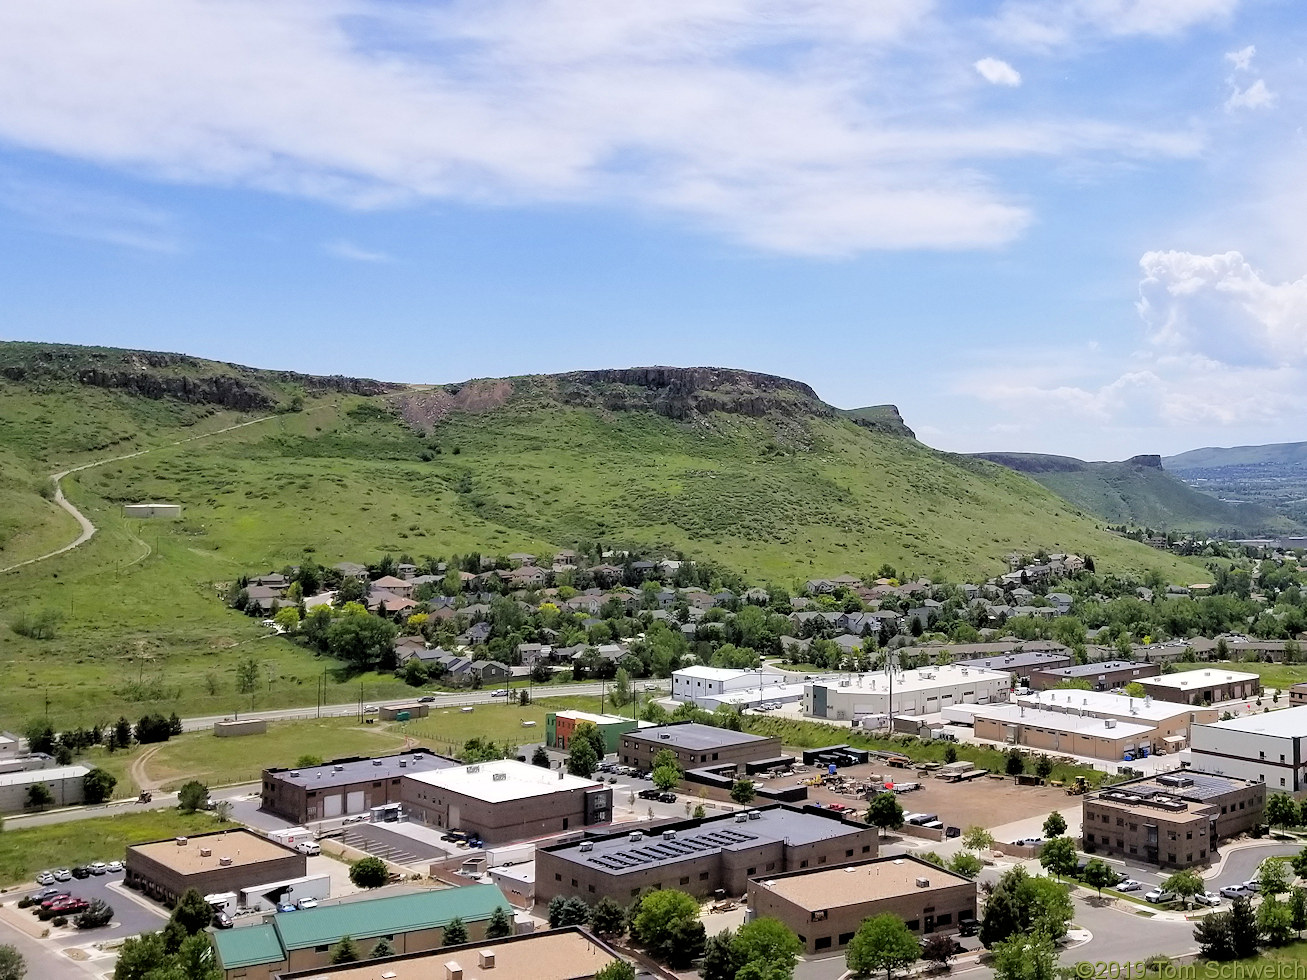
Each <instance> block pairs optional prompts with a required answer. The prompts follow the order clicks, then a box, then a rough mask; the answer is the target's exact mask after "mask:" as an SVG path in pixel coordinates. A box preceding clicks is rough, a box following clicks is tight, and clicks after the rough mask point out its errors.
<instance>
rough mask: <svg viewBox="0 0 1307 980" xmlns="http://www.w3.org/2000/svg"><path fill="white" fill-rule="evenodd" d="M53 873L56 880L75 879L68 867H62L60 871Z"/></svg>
mask: <svg viewBox="0 0 1307 980" xmlns="http://www.w3.org/2000/svg"><path fill="white" fill-rule="evenodd" d="M53 874H54V880H55V881H72V879H73V873H72V872H71V871H69V870H68V869H67V868H60V869H59V870H58V871H55V872H53Z"/></svg>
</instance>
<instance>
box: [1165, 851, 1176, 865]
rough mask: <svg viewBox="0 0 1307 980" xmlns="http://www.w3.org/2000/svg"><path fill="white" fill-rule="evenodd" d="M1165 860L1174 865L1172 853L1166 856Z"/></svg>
mask: <svg viewBox="0 0 1307 980" xmlns="http://www.w3.org/2000/svg"><path fill="white" fill-rule="evenodd" d="M1166 860H1167V861H1168V862H1170V863H1171V864H1175V854H1173V853H1172V854H1168V855H1167V856H1166Z"/></svg>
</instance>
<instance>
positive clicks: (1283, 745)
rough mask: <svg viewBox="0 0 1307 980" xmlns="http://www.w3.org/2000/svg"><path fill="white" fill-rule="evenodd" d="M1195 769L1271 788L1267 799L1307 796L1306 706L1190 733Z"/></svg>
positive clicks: (1213, 725)
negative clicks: (1279, 795)
mask: <svg viewBox="0 0 1307 980" xmlns="http://www.w3.org/2000/svg"><path fill="white" fill-rule="evenodd" d="M1189 755H1190V761H1191V764H1192V766H1193V768H1194V769H1198V770H1201V771H1202V772H1213V773H1216V774H1217V775H1219V776H1235V777H1238V778H1240V779H1251V780H1254V781H1256V782H1262V783H1265V784H1266V791H1267V792H1268V793H1276V792H1280V791H1283V792H1286V793H1300V792H1303V791H1304V790H1307V705H1301V706H1299V707H1297V708H1285V709H1284V710H1283V711H1270V712H1266V713H1264V714H1260V715H1248V716H1247V717H1244V718H1234V719H1232V720H1230V721H1217V722H1213V723H1212V724H1210V725H1194V726H1193V728H1192V729H1191V730H1190V733H1189Z"/></svg>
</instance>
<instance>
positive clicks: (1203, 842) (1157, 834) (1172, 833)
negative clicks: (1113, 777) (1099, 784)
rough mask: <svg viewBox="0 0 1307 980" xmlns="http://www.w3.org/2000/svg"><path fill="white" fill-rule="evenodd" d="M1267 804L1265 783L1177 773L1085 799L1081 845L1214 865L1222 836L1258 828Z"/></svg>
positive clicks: (1160, 860) (1171, 863) (1158, 860)
mask: <svg viewBox="0 0 1307 980" xmlns="http://www.w3.org/2000/svg"><path fill="white" fill-rule="evenodd" d="M1265 804H1266V787H1265V785H1264V784H1262V783H1258V782H1251V781H1249V780H1244V779H1234V778H1231V777H1228V776H1220V775H1216V774H1213V773H1204V772H1198V771H1195V770H1191V769H1177V770H1174V771H1172V772H1166V773H1159V774H1158V775H1156V776H1150V777H1147V778H1145V779H1137V780H1133V781H1131V782H1128V783H1118V784H1117V785H1115V786H1111V787H1109V788H1107V789H1105V790H1102V791H1100V792H1098V793H1092V794H1090V795H1088V796H1086V797H1084V800H1083V802H1082V819H1081V833H1082V835H1083V844H1084V848H1085V850H1086V851H1087V852H1088V853H1090V854H1106V855H1110V856H1115V857H1121V858H1126V859H1133V860H1139V861H1145V862H1147V863H1149V864H1155V865H1158V866H1159V867H1166V868H1189V867H1199V866H1203V865H1207V864H1211V863H1212V862H1213V859H1214V857H1215V854H1216V848H1217V844H1218V842H1219V841H1220V840H1221V839H1222V838H1227V837H1234V836H1236V835H1238V834H1242V833H1245V832H1247V831H1249V830H1251V829H1252V828H1253V827H1254V826H1256V825H1258V824H1259V823H1260V822H1261V819H1262V812H1263V810H1264V808H1265Z"/></svg>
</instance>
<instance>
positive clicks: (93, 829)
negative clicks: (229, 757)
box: [0, 810, 235, 888]
mask: <svg viewBox="0 0 1307 980" xmlns="http://www.w3.org/2000/svg"><path fill="white" fill-rule="evenodd" d="M234 826H235V824H233V823H231V822H230V821H224V820H219V819H218V818H217V817H216V816H214V815H213V814H212V813H207V812H200V813H189V814H187V813H181V812H180V811H178V810H142V811H140V812H138V813H124V814H119V815H118V816H113V817H96V818H94V819H91V820H71V821H68V822H66V823H56V824H46V825H44V826H40V827H27V828H23V829H21V830H7V831H5V832H4V833H2V834H0V888H9V887H10V886H12V885H16V884H20V883H22V882H30V881H31V880H32V879H33V878H34V877H35V876H36V875H37V874H38V873H39V872H40V871H43V870H45V869H47V868H71V867H73V866H74V865H78V864H90V863H91V862H92V861H115V860H117V861H121V860H122V859H123V857H124V855H125V853H126V851H127V847H128V845H130V844H139V843H141V842H143V841H150V840H163V839H165V838H168V837H189V836H192V835H194V834H202V833H207V832H209V831H213V830H222V829H224V828H226V827H234Z"/></svg>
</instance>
